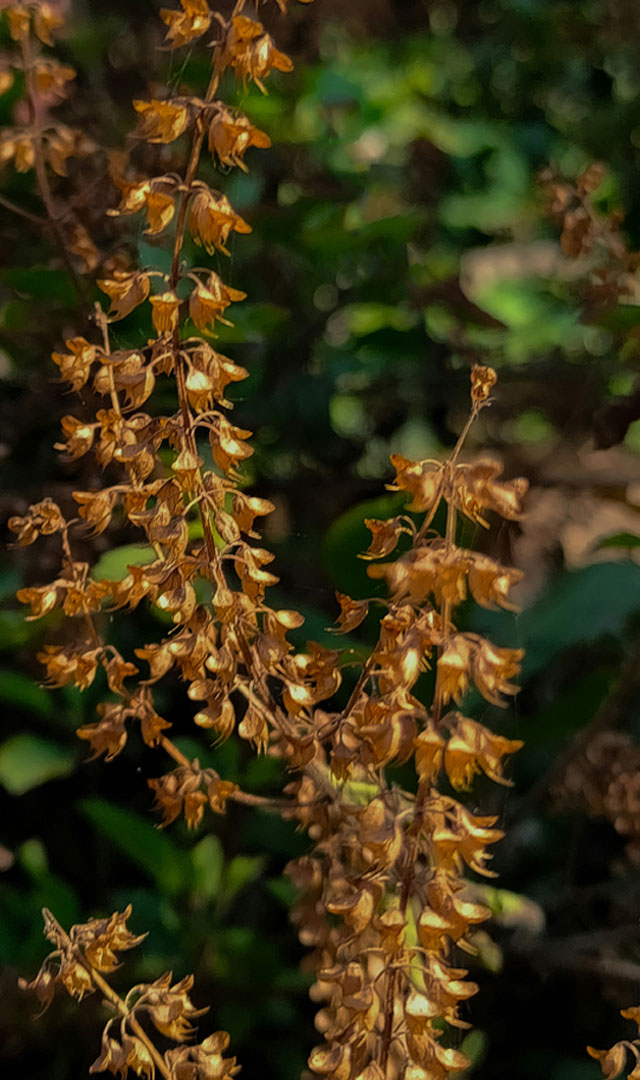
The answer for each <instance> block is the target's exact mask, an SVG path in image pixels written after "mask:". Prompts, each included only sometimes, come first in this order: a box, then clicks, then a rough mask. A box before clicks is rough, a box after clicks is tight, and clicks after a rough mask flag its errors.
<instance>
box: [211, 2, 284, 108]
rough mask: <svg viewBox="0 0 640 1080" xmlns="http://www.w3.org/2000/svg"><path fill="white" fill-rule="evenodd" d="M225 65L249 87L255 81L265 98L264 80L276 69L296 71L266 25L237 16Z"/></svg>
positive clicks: (230, 31) (229, 35)
mask: <svg viewBox="0 0 640 1080" xmlns="http://www.w3.org/2000/svg"><path fill="white" fill-rule="evenodd" d="M221 64H222V65H224V66H225V67H231V68H233V69H234V71H235V72H236V75H237V77H238V78H239V79H241V80H242V81H243V83H245V84H246V82H247V80H248V79H252V80H253V82H254V83H255V84H256V86H257V87H258V89H259V90H261V91H262V93H263V94H266V92H267V91H266V89H265V86H264V83H263V82H262V80H263V79H265V78H266V77H267V76H268V75H269V74H270V73H271V72H272V71H273V70H274V69H277V70H278V71H292V70H293V64H292V63H291V60H290V59H289V57H288V56H285V54H284V53H282V52H280V51H279V50H278V49H276V47H275V45H274V43H273V38H271V36H270V35H269V34H267V33H266V32H265V29H264V27H263V25H262V23H260V22H258V21H257V19H250V18H249V17H248V16H247V15H234V16H233V18H232V19H231V24H230V26H229V29H228V32H227V36H226V39H225V42H224V49H223V52H222V59H221Z"/></svg>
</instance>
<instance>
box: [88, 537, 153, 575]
mask: <svg viewBox="0 0 640 1080" xmlns="http://www.w3.org/2000/svg"><path fill="white" fill-rule="evenodd" d="M155 557H156V554H155V551H154V550H153V548H150V547H142V546H141V545H140V544H123V546H122V547H117V548H113V549H112V550H111V551H105V553H104V555H102V556H101V557H100V558H99V559H98V561H97V563H96V565H95V566H94V568H93V576H94V578H96V579H98V578H106V579H107V581H122V579H123V578H125V577H126V576H127V574H128V572H129V571H128V567H129V566H146V564H147V563H150V562H153V560H154V559H155Z"/></svg>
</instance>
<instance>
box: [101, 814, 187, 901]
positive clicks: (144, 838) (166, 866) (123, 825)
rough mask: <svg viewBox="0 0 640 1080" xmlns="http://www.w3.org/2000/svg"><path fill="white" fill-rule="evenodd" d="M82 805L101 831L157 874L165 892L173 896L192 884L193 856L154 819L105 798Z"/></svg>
mask: <svg viewBox="0 0 640 1080" xmlns="http://www.w3.org/2000/svg"><path fill="white" fill-rule="evenodd" d="M81 807H82V811H83V813H84V814H85V816H86V817H87V818H89V820H90V821H91V822H93V824H94V826H95V827H96V829H97V830H98V832H100V833H101V834H102V835H103V836H104V837H106V838H107V840H110V841H111V843H112V844H114V845H115V846H116V847H117V848H118V849H119V851H121V852H122V854H123V855H125V856H126V857H127V858H129V859H130V860H131V861H132V862H133V863H135V865H136V866H138V867H139V868H140V869H142V870H145V871H146V873H147V874H149V875H150V877H152V878H154V880H155V881H156V883H157V884H158V886H159V887H160V889H161V891H162V892H164V893H169V894H170V895H172V896H173V895H176V894H177V893H181V892H186V891H187V890H188V889H190V888H191V887H192V885H193V878H194V869H193V864H192V862H191V859H190V858H189V856H188V855H187V853H186V852H185V851H183V850H182V849H181V848H179V847H178V846H177V844H175V843H174V842H173V840H171V839H170V837H169V836H168V835H167V834H166V833H163V832H159V831H158V829H156V828H155V827H154V826H153V825H152V824H151V822H150V821H145V820H144V819H143V818H141V817H138V815H137V814H134V813H132V812H131V811H130V810H124V809H123V808H122V807H120V806H112V805H111V803H108V802H106V801H105V800H104V799H85V800H84V801H83V802H82V803H81Z"/></svg>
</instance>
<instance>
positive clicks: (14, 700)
mask: <svg viewBox="0 0 640 1080" xmlns="http://www.w3.org/2000/svg"><path fill="white" fill-rule="evenodd" d="M0 701H5V702H7V703H8V704H10V705H19V706H20V707H21V708H23V709H29V710H30V711H31V712H36V713H40V715H41V716H51V713H52V712H53V705H52V702H51V697H50V695H49V694H48V693H47V691H46V690H43V689H42V687H41V686H38V684H37V683H34V682H33V680H32V679H29V678H28V677H27V676H26V675H23V674H22V672H20V671H10V670H9V669H8V668H2V669H0Z"/></svg>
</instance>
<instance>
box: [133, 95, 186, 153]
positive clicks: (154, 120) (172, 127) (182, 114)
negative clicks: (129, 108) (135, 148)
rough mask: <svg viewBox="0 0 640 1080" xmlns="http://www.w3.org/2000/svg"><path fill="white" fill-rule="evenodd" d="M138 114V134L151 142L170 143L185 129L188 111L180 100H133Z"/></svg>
mask: <svg viewBox="0 0 640 1080" xmlns="http://www.w3.org/2000/svg"><path fill="white" fill-rule="evenodd" d="M133 107H134V109H135V110H136V112H137V113H139V115H140V124H139V129H138V134H139V135H140V137H141V138H142V139H146V141H147V142H151V143H170V142H173V141H174V140H175V139H177V138H179V136H180V135H182V133H183V132H184V131H186V127H187V124H188V122H189V112H188V109H187V107H186V105H184V104H183V103H182V102H181V101H158V100H156V99H153V100H152V101H134V102H133Z"/></svg>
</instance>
